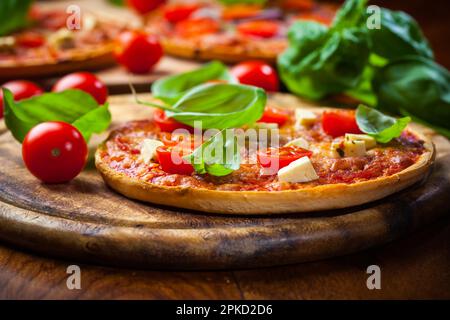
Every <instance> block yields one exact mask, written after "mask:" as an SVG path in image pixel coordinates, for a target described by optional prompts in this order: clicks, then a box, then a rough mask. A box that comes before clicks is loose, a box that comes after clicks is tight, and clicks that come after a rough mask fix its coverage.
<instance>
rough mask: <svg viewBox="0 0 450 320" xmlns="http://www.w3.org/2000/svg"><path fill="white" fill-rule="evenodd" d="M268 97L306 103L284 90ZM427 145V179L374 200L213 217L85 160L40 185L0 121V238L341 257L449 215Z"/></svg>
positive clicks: (199, 257)
mask: <svg viewBox="0 0 450 320" xmlns="http://www.w3.org/2000/svg"><path fill="white" fill-rule="evenodd" d="M272 99H274V100H277V101H282V103H283V105H288V106H298V107H302V106H308V104H306V103H304V102H301V101H299V100H298V99H296V98H294V97H292V96H288V95H277V96H275V97H272ZM275 103H276V102H275ZM309 106H310V105H309ZM111 111H112V113H113V120H114V123H113V127H114V126H116V125H118V124H119V123H121V122H123V121H128V120H132V119H141V118H145V117H148V116H149V115H150V114H151V109H150V108H146V107H143V106H136V105H134V104H133V102H132V98H131V97H130V96H116V97H112V98H111ZM2 130H3V132H2ZM1 132H2V133H1ZM105 136H106V135H103V136H101V137H96V139H95V140H96V141H92V146H93V147H94V146H95V145H96V144H97V143H98V142H99V141H101V140H102V139H104V138H105ZM434 142H435V144H436V147H437V151H438V152H437V159H436V163H435V166H434V169H433V171H432V173H431V175H430V176H429V177H428V179H427V180H426V181H424V182H423V183H421V184H418V185H415V186H413V187H411V188H409V189H407V190H404V191H403V192H401V193H398V194H395V195H392V196H390V197H388V198H386V199H383V200H381V201H377V202H375V203H371V204H369V205H365V206H360V207H356V208H349V209H346V210H338V211H329V212H318V213H311V214H305V213H303V214H291V215H283V216H279V215H276V216H256V217H244V216H223V215H221V216H218V215H207V214H202V213H197V212H192V211H185V210H179V209H173V208H166V207H160V206H154V205H147V204H144V203H139V202H136V201H132V200H129V199H126V198H124V197H123V196H121V195H119V194H117V193H115V192H113V191H111V190H110V189H109V188H108V187H107V186H106V185H105V184H104V183H103V181H102V179H101V177H100V175H99V174H98V173H97V172H96V170H95V168H94V166H93V163H92V161H91V162H90V164H89V166H88V168H87V169H86V170H84V172H83V173H82V174H81V175H80V176H79V177H77V178H76V179H75V180H73V181H72V182H71V183H68V184H63V185H45V184H41V183H39V182H38V181H37V180H36V179H35V178H33V177H32V176H31V175H30V174H29V173H28V172H27V170H26V169H25V167H24V165H23V163H22V159H21V155H20V145H19V143H17V142H16V141H14V140H13V138H12V137H11V135H10V134H9V133H8V132H6V131H5V130H4V127H2V124H0V160H1V163H2V165H1V166H0V201H1V202H0V239H2V240H4V241H6V242H8V243H12V244H15V245H18V246H20V247H23V248H26V249H30V250H33V251H36V252H40V253H43V254H48V255H53V256H59V257H63V258H68V259H76V260H82V261H88V262H93V263H99V264H109V265H117V266H127V267H136V268H164V269H165V268H170V269H221V268H250V267H263V266H272V265H281V264H291V263H297V262H303V261H311V260H317V259H323V258H327V257H332V256H336V255H343V254H348V253H351V252H355V251H358V250H363V249H366V248H369V247H372V246H376V245H380V244H383V243H386V242H389V241H392V240H393V239H395V238H398V237H400V236H402V235H404V234H406V233H408V232H411V231H413V230H415V229H417V228H418V227H421V226H423V225H425V224H427V223H429V222H431V221H433V220H435V219H437V218H438V217H440V216H443V215H444V214H446V213H448V210H447V208H448V199H447V198H448V194H449V191H450V143H449V141H448V140H447V139H445V138H443V137H441V136H435V137H434Z"/></svg>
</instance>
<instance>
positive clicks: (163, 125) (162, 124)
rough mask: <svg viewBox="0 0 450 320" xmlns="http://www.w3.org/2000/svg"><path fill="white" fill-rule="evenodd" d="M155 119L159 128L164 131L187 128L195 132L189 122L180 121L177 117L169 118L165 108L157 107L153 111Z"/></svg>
mask: <svg viewBox="0 0 450 320" xmlns="http://www.w3.org/2000/svg"><path fill="white" fill-rule="evenodd" d="M153 119H154V120H155V123H156V124H157V125H158V127H159V129H161V131H163V132H173V131H175V130H177V129H186V130H188V131H189V132H193V130H194V128H192V127H191V126H188V125H187V124H184V123H181V122H178V121H177V120H175V119H172V118H168V117H167V116H166V113H165V112H164V110H161V109H156V110H155V112H153Z"/></svg>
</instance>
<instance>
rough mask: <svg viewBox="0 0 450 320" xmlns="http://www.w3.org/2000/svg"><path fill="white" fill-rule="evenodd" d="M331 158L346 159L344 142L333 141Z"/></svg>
mask: <svg viewBox="0 0 450 320" xmlns="http://www.w3.org/2000/svg"><path fill="white" fill-rule="evenodd" d="M331 157H333V158H343V157H345V153H344V143H343V141H333V142H332V143H331Z"/></svg>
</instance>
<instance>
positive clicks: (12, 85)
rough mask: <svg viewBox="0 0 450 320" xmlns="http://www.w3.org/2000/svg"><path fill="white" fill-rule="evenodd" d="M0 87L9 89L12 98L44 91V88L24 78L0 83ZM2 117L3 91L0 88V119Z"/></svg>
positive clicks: (24, 96) (20, 98)
mask: <svg viewBox="0 0 450 320" xmlns="http://www.w3.org/2000/svg"><path fill="white" fill-rule="evenodd" d="M2 88H7V89H9V90H11V92H12V94H13V96H14V100H15V101H19V100H22V99H27V98H31V97H33V96H36V95H40V94H43V93H44V90H42V88H40V87H39V86H38V85H36V84H34V83H33V82H30V81H26V80H16V81H9V82H7V83H5V84H4V85H2ZM1 118H3V92H2V91H1V90H0V119H1Z"/></svg>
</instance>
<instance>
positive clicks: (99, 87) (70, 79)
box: [52, 72, 108, 104]
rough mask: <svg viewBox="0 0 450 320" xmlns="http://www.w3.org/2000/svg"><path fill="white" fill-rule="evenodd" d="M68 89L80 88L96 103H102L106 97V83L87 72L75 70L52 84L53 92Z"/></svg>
mask: <svg viewBox="0 0 450 320" xmlns="http://www.w3.org/2000/svg"><path fill="white" fill-rule="evenodd" d="M68 89H80V90H83V91H85V92H87V93H89V94H90V95H91V96H92V97H93V98H94V99H95V100H96V101H97V102H98V104H104V103H105V102H106V100H107V99H108V89H107V88H106V85H105V84H104V83H103V82H102V81H101V80H99V79H98V78H97V77H96V76H95V75H93V74H92V73H89V72H75V73H71V74H68V75H66V76H64V77H62V78H61V79H59V80H58V81H57V82H56V83H55V85H54V86H53V89H52V91H53V92H61V91H64V90H68Z"/></svg>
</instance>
